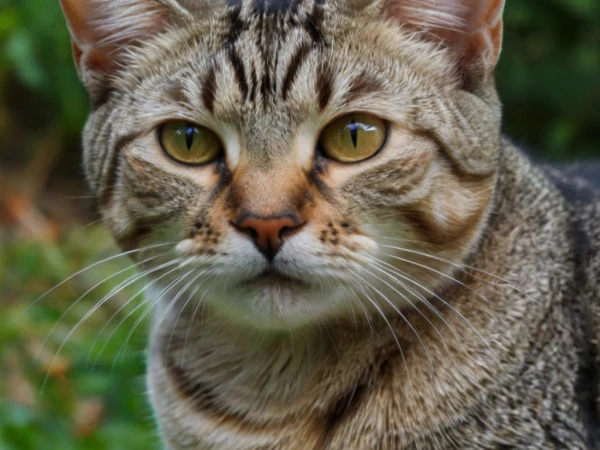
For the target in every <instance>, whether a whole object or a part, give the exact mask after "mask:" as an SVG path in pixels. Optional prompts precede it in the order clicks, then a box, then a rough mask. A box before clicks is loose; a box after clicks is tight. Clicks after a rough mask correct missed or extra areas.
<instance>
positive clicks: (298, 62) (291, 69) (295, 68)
mask: <svg viewBox="0 0 600 450" xmlns="http://www.w3.org/2000/svg"><path fill="white" fill-rule="evenodd" d="M310 51H311V46H310V45H309V44H308V43H307V42H303V43H302V44H301V45H300V47H298V50H296V53H295V54H294V56H293V57H292V59H291V60H290V63H289V65H288V68H287V70H286V72H285V77H283V85H282V86H281V96H282V97H283V100H287V98H288V94H289V92H290V90H291V89H292V86H293V85H294V81H296V77H297V76H298V72H299V71H300V69H301V68H302V66H303V64H304V62H305V61H306V58H307V56H308V55H309V54H310Z"/></svg>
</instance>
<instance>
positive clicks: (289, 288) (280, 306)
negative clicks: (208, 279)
mask: <svg viewBox="0 0 600 450" xmlns="http://www.w3.org/2000/svg"><path fill="white" fill-rule="evenodd" d="M338 296H339V295H337V290H335V289H332V288H329V289H325V288H324V287H323V286H320V285H314V284H312V283H309V282H306V281H303V280H300V279H297V278H293V277H290V276H287V275H284V274H281V273H278V272H275V271H270V270H269V271H265V272H264V273H262V274H260V275H259V276H256V277H254V278H251V279H249V280H246V281H243V282H239V283H237V284H236V285H234V286H231V285H230V287H229V288H228V289H227V290H225V291H223V292H215V293H214V295H213V296H211V299H210V302H211V303H212V305H213V307H214V308H215V309H216V310H217V311H218V312H219V313H220V315H222V316H223V318H224V319H226V320H227V321H231V322H237V323H244V324H245V325H250V326H253V327H256V328H260V329H271V330H275V329H292V328H298V327H302V326H305V325H308V324H314V323H315V322H319V321H320V320H322V319H323V318H324V316H327V315H329V314H330V313H331V311H332V307H333V305H335V304H338V303H339V302H338V301H336V298H337V297H338Z"/></svg>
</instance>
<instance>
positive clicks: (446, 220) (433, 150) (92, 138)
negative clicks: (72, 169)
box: [61, 0, 600, 450]
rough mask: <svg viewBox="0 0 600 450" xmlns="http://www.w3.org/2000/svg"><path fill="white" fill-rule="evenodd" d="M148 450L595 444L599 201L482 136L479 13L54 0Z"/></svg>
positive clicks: (375, 5)
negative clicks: (116, 273)
mask: <svg viewBox="0 0 600 450" xmlns="http://www.w3.org/2000/svg"><path fill="white" fill-rule="evenodd" d="M61 3H62V7H63V10H64V12H65V16H66V18H67V22H68V26H69V29H70V31H71V33H72V40H73V50H74V55H75V61H76V65H77V68H78V71H79V75H80V77H81V80H82V81H83V83H84V84H85V86H86V87H87V89H88V91H89V94H90V98H91V111H90V116H89V120H88V122H87V126H86V128H85V132H84V148H85V158H84V159H85V169H86V174H87V179H88V181H89V184H90V186H91V189H92V190H93V192H94V193H95V194H96V195H97V197H98V201H99V206H100V209H101V212H102V214H103V217H104V220H105V222H106V224H107V226H108V227H109V228H110V230H111V231H112V233H113V235H114V237H115V239H116V240H117V242H118V243H119V244H120V246H121V247H122V248H123V249H124V250H126V251H129V252H131V253H130V254H131V255H132V257H133V258H134V259H135V260H136V262H137V263H138V266H139V269H140V271H141V272H142V274H145V275H146V276H147V277H148V279H149V284H148V292H147V295H148V300H147V301H148V304H149V305H151V306H152V308H153V311H154V321H153V325H152V329H151V344H150V354H149V355H150V356H149V363H148V386H149V393H150V397H151V401H152V404H153V407H154V410H155V413H156V417H157V420H158V423H159V425H160V429H161V433H162V436H163V439H164V445H165V446H166V448H167V449H171V450H181V449H345V450H347V449H448V448H459V449H506V448H528V449H536V448H539V449H541V448H569V449H583V448H600V447H598V446H599V445H600V444H599V442H600V440H598V429H599V427H600V421H599V415H598V412H599V411H598V408H597V405H598V403H597V400H598V392H600V391H599V387H600V386H599V383H598V381H599V379H598V370H597V369H598V366H599V359H598V348H597V345H596V344H597V342H598V339H599V338H600V335H599V333H600V326H599V325H600V324H598V321H599V319H600V305H599V301H598V300H599V298H600V282H599V281H598V280H599V276H600V256H598V253H599V246H598V242H599V240H600V200H599V198H600V197H599V196H598V194H597V190H596V187H594V185H593V183H591V182H588V181H585V180H584V179H578V178H577V177H576V176H574V175H573V171H563V170H560V169H554V168H550V167H543V166H539V165H536V164H534V163H532V162H531V161H530V160H529V159H528V158H527V157H526V156H525V155H524V154H523V153H522V152H521V151H519V150H518V149H516V148H515V147H514V146H513V145H511V143H510V142H509V141H508V140H507V139H506V138H504V137H503V136H502V134H501V130H500V128H501V105H500V101H499V99H498V96H497V93H496V90H495V84H494V68H495V66H496V63H497V61H498V58H499V54H500V49H501V41H502V11H503V8H504V1H503V0H61Z"/></svg>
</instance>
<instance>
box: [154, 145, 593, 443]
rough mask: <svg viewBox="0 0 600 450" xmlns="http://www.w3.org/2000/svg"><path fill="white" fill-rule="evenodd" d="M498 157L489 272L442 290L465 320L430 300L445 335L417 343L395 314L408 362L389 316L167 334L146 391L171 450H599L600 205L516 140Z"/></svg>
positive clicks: (478, 260)
mask: <svg viewBox="0 0 600 450" xmlns="http://www.w3.org/2000/svg"><path fill="white" fill-rule="evenodd" d="M502 161H503V163H502V165H503V168H502V170H501V174H500V177H499V189H498V191H497V195H498V197H497V199H498V200H497V202H498V203H497V205H496V208H495V209H494V214H493V215H492V217H491V218H490V221H489V224H488V226H487V227H486V230H485V232H484V236H485V237H484V238H483V240H482V241H481V243H480V246H479V247H478V249H477V250H476V251H475V253H474V255H473V256H472V257H471V258H469V259H468V265H469V266H472V267H477V268H478V269H480V271H474V270H473V271H472V270H468V272H469V273H470V274H475V275H476V277H471V276H468V275H466V274H464V273H461V271H460V270H459V271H457V278H458V279H459V280H460V281H461V282H462V283H464V286H463V285H458V286H457V285H456V284H453V285H450V286H448V287H447V288H446V289H445V290H441V291H440V293H439V295H440V297H441V298H443V299H444V300H446V301H448V302H449V303H451V305H452V308H453V309H455V310H456V311H453V310H451V309H450V307H449V306H444V305H443V304H442V303H441V302H440V301H439V300H438V301H435V300H434V301H433V303H434V304H435V306H436V307H437V308H438V309H439V310H440V311H441V312H442V314H443V315H444V316H445V319H446V321H447V322H448V323H444V322H443V321H442V320H441V319H440V318H439V317H438V316H436V314H434V313H432V312H431V311H428V310H427V308H422V311H423V313H424V314H426V315H427V317H428V319H429V321H430V322H431V323H428V322H427V321H426V320H425V319H424V318H423V317H422V316H420V315H419V314H418V313H415V312H414V311H413V312H411V311H407V312H406V313H405V317H406V319H407V320H410V321H411V323H412V324H413V325H414V327H415V328H417V329H418V330H419V334H420V337H421V339H422V341H423V342H422V343H421V342H420V341H419V340H418V339H417V338H416V337H415V334H414V333H413V332H412V331H411V330H410V328H408V327H407V326H406V323H405V321H404V320H403V319H402V318H401V317H399V316H395V315H391V316H390V317H389V321H390V323H391V326H392V327H393V328H394V329H395V330H396V332H397V334H398V336H399V339H400V343H401V345H402V347H401V348H402V352H403V353H404V356H402V354H401V353H400V351H399V349H398V346H397V344H396V341H395V340H394V338H393V336H392V334H391V333H390V330H389V328H388V324H387V323H386V322H385V321H383V320H381V319H378V318H375V319H374V320H371V323H370V324H368V323H367V322H360V321H359V324H358V325H355V323H354V321H353V319H349V320H348V321H347V322H340V323H339V324H327V325H325V326H324V328H323V329H322V330H320V331H319V332H317V333H316V335H315V334H313V335H309V336H306V335H304V336H303V335H302V334H296V335H294V336H288V335H286V334H284V335H283V336H280V337H279V342H277V341H276V340H275V339H273V340H272V341H270V340H269V339H268V338H265V339H264V340H262V341H261V340H260V339H257V340H256V342H253V341H252V339H249V338H248V337H247V336H246V334H245V332H244V330H243V329H242V330H236V329H232V330H229V331H227V332H223V330H217V335H216V336H211V331H210V330H211V328H210V326H209V325H208V324H209V323H210V316H205V317H204V318H203V321H204V323H205V325H204V327H205V328H206V329H207V331H206V336H203V334H202V332H200V331H198V334H192V336H193V338H189V339H188V341H187V345H186V344H185V335H186V333H187V323H188V322H187V320H180V324H181V325H180V326H181V329H178V328H175V332H174V333H172V328H171V326H166V327H164V328H163V329H162V332H159V333H157V335H156V336H155V337H154V341H153V342H154V346H155V347H154V348H153V351H152V357H151V364H150V371H149V374H150V375H149V376H150V386H151V390H150V392H151V394H152V397H153V401H154V403H155V404H157V405H160V406H159V408H158V412H159V417H160V419H161V421H162V423H163V424H164V425H163V431H164V432H165V435H166V436H167V440H168V442H169V443H171V446H172V448H177V449H178V448H185V449H187V448H189V449H196V448H219V449H221V448H222V449H229V448H236V449H237V448H239V449H242V448H249V449H250V448H273V449H287V448H290V449H301V448H307V449H308V448H319V449H320V448H324V449H363V448H364V449H371V448H372V449H405V448H407V449H437V448H439V449H448V448H460V449H471V448H473V449H476V448H494V449H497V448H540V449H546V448H569V449H575V448H581V449H591V448H598V446H599V445H600V440H599V439H598V436H599V435H600V433H599V432H600V426H599V422H598V412H597V398H596V396H597V395H598V387H599V384H598V375H597V374H598V362H599V361H598V359H597V358H598V350H597V347H596V343H597V342H598V337H599V335H598V332H599V330H600V327H599V326H598V325H599V324H598V318H600V314H599V312H600V305H599V302H600V300H599V299H600V282H599V278H600V277H599V275H598V274H599V273H600V272H598V270H599V269H600V267H599V265H600V253H599V247H598V242H600V230H598V226H597V224H598V223H600V200H598V194H594V195H595V198H596V199H595V200H593V198H592V197H590V196H589V194H590V193H591V191H588V192H587V194H583V193H582V195H578V196H577V198H578V199H579V200H577V201H575V202H574V203H572V204H569V203H568V202H567V201H566V200H565V198H563V197H562V195H561V194H560V192H559V190H558V189H557V188H556V187H555V185H554V184H553V183H551V182H550V181H549V180H548V179H547V178H546V177H545V176H544V174H543V173H542V171H541V170H540V169H538V168H536V167H535V166H534V165H532V164H531V163H530V162H529V160H528V159H527V158H526V157H525V156H523V155H522V154H520V153H519V152H518V150H516V149H515V148H513V147H512V146H511V145H510V144H508V143H507V144H506V145H505V147H504V151H503V158H502ZM575 184H577V183H576V182H575V180H573V179H571V180H569V186H573V185H575ZM584 189H585V188H584ZM586 197H587V198H586ZM584 198H586V200H583V199H584ZM582 200H583V201H582ZM486 273H491V274H494V275H495V276H487V275H486ZM497 277H498V278H497ZM483 280H485V281H483ZM513 286H522V287H523V293H518V292H515V289H514V287H513ZM473 291H476V294H475V293H474V292H473ZM458 313H460V315H459V314H458ZM461 316H463V317H464V318H465V319H467V320H468V321H469V322H470V323H471V324H472V325H473V326H474V327H475V328H477V330H478V333H475V331H473V330H471V329H469V327H468V326H466V325H465V323H466V322H465V319H463V318H461ZM197 320H198V321H199V320H200V318H199V317H198V318H197ZM432 325H433V326H435V327H436V328H437V330H438V331H439V333H440V335H441V336H440V335H438V334H437V333H435V332H434V331H433V329H432ZM450 327H453V328H454V329H455V330H459V332H460V335H461V341H462V344H461V343H460V342H459V341H457V339H456V337H455V336H454V335H453V332H452V330H451V329H450ZM194 328H196V326H194ZM198 329H200V327H199V326H198ZM246 331H247V330H246ZM173 336H175V337H173ZM484 341H485V342H487V344H489V347H488V346H486V344H485V343H484ZM169 343H170V346H171V350H170V351H168V352H165V351H164V350H165V349H166V348H168V346H169ZM423 346H425V347H427V349H428V350H429V353H430V356H431V357H432V359H433V362H430V361H429V359H428V358H427V356H426V354H425V352H424V350H423ZM184 347H187V350H184ZM165 355H168V356H165ZM186 355H187V356H186ZM170 358H175V359H170ZM403 358H405V359H406V365H407V366H408V372H407V370H406V366H405V362H404V359H403ZM265 384H267V385H268V387H267V386H265ZM198 437H202V439H200V440H197V438H198Z"/></svg>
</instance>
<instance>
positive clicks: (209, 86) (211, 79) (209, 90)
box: [202, 65, 217, 114]
mask: <svg viewBox="0 0 600 450" xmlns="http://www.w3.org/2000/svg"><path fill="white" fill-rule="evenodd" d="M216 96H217V73H216V70H215V67H214V66H213V65H211V67H210V69H209V70H208V73H207V74H206V77H205V78H204V81H203V82H202V103H204V106H205V107H206V109H208V110H209V111H210V112H211V114H212V113H214V112H215V98H216Z"/></svg>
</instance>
